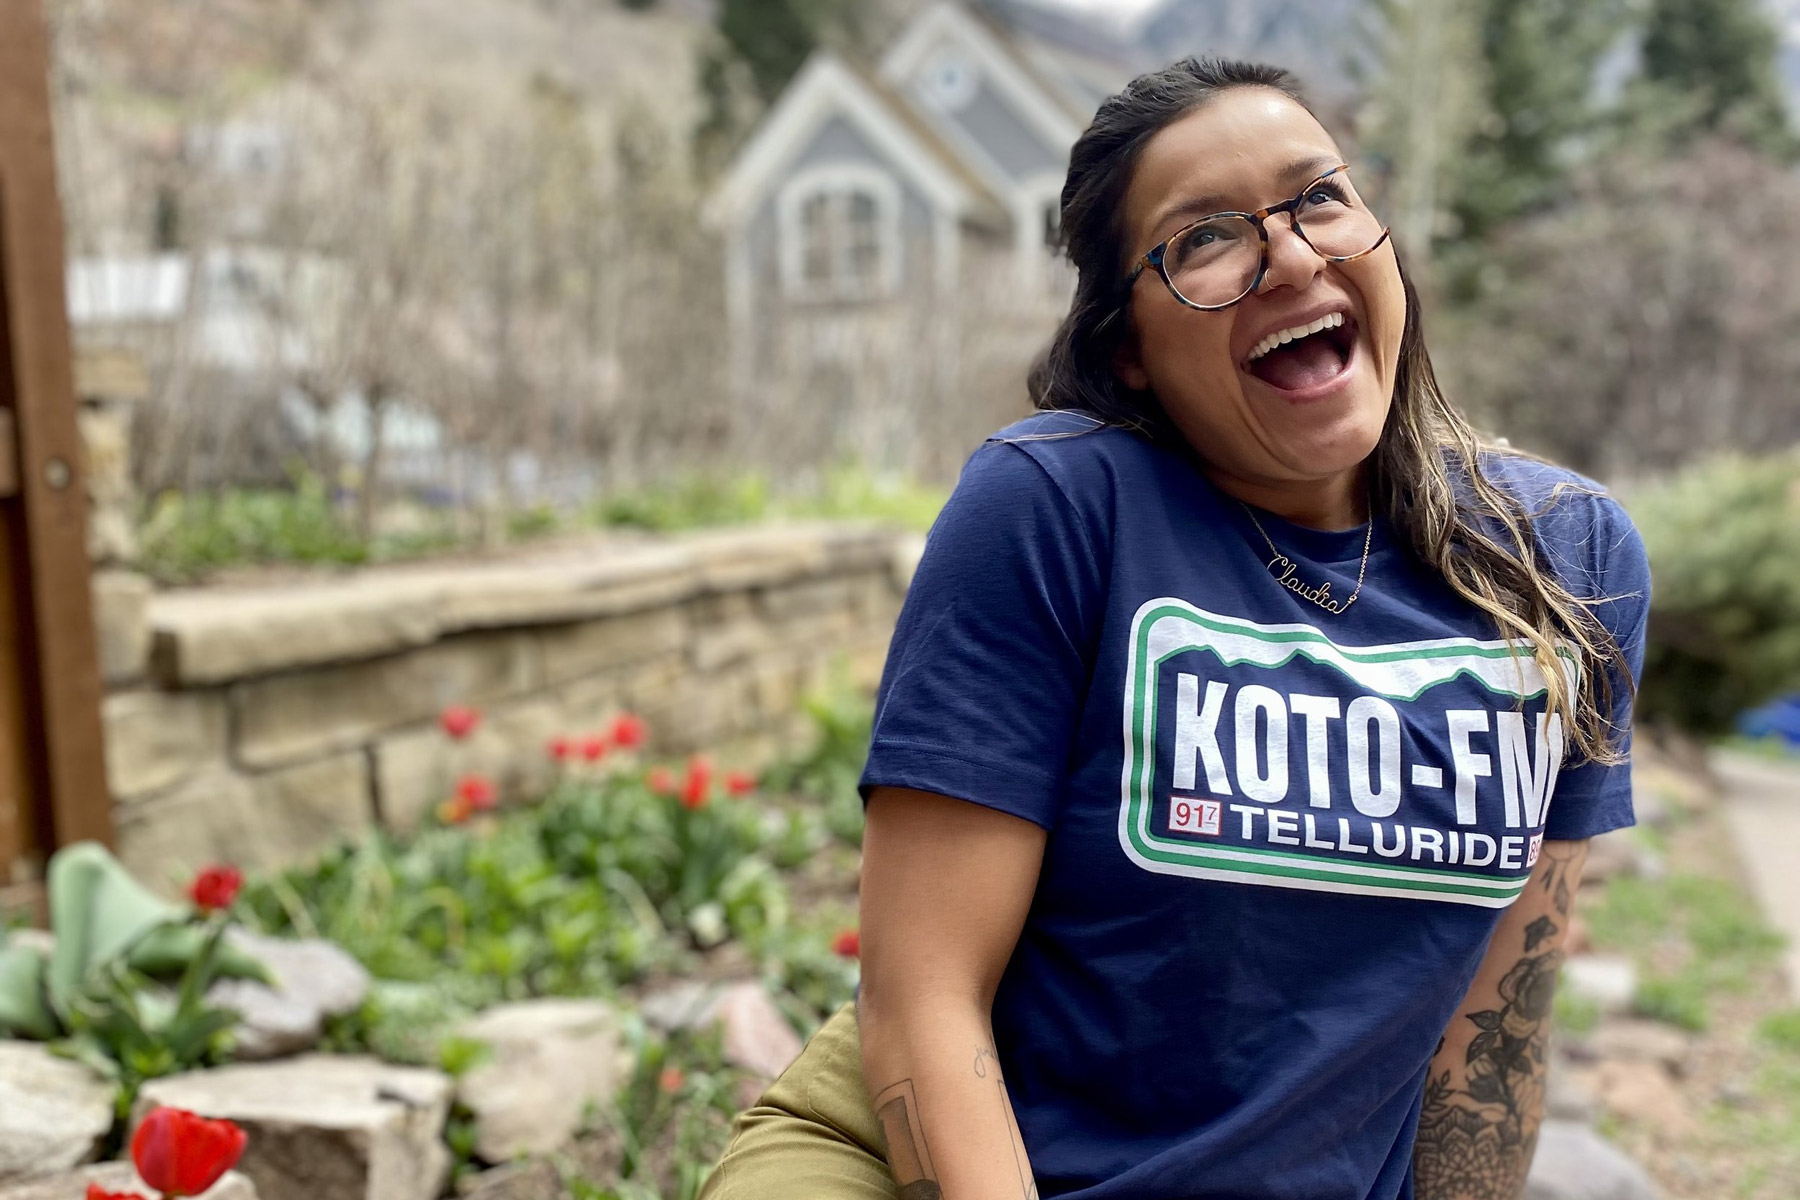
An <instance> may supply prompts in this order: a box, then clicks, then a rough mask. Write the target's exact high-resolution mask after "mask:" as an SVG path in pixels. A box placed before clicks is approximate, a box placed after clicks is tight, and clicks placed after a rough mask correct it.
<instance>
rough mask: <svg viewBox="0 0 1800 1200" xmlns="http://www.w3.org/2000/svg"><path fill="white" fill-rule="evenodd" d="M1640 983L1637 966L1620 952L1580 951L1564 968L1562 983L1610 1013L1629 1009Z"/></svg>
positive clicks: (1582, 997) (1577, 994)
mask: <svg viewBox="0 0 1800 1200" xmlns="http://www.w3.org/2000/svg"><path fill="white" fill-rule="evenodd" d="M1637 983H1638V980H1637V967H1635V966H1633V965H1632V962H1631V960H1630V959H1628V958H1624V957H1621V956H1619V955H1614V954H1577V955H1575V956H1574V957H1573V958H1570V959H1569V960H1568V961H1567V962H1565V963H1564V964H1563V968H1562V986H1563V987H1564V988H1566V989H1567V990H1568V992H1569V994H1570V995H1571V996H1573V997H1575V998H1576V999H1580V1000H1586V1001H1588V1002H1589V1003H1591V1004H1593V1005H1594V1006H1595V1007H1596V1008H1598V1009H1599V1010H1600V1011H1601V1012H1602V1013H1605V1014H1609V1015H1610V1014H1613V1013H1622V1012H1625V1011H1627V1010H1628V1009H1630V1007H1631V1000H1632V997H1633V996H1635V995H1636V994H1637Z"/></svg>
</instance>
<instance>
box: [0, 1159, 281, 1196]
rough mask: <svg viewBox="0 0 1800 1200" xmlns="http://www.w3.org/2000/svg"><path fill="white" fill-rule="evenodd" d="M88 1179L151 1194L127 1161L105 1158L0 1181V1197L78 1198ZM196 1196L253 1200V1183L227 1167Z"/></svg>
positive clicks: (121, 1189) (109, 1188) (118, 1189)
mask: <svg viewBox="0 0 1800 1200" xmlns="http://www.w3.org/2000/svg"><path fill="white" fill-rule="evenodd" d="M90 1183H97V1184H99V1185H100V1186H101V1187H103V1188H105V1189H106V1190H107V1191H109V1192H126V1193H132V1192H135V1193H137V1194H138V1195H140V1196H149V1195H151V1194H152V1192H151V1190H150V1185H149V1184H147V1183H145V1182H144V1181H143V1180H141V1179H139V1178H138V1173H137V1172H136V1171H134V1170H133V1169H132V1167H131V1164H130V1163H128V1162H109V1163H96V1164H94V1165H93V1166H91V1167H82V1168H80V1169H79V1170H75V1171H68V1172H64V1173H62V1174H58V1175H47V1176H44V1177H43V1178H40V1179H34V1180H32V1181H31V1182H29V1183H21V1184H16V1185H14V1186H12V1187H7V1186H5V1185H0V1200H80V1198H81V1197H82V1196H85V1195H86V1194H87V1188H88V1184H90ZM196 1200H256V1185H255V1184H253V1183H251V1182H250V1180H249V1178H248V1177H247V1176H245V1175H241V1174H239V1173H238V1172H236V1171H227V1172H225V1175H224V1177H223V1178H222V1179H220V1180H219V1182H217V1183H215V1184H213V1185H212V1187H210V1188H208V1189H207V1190H206V1191H204V1192H202V1193H201V1194H200V1195H199V1196H198V1197H196Z"/></svg>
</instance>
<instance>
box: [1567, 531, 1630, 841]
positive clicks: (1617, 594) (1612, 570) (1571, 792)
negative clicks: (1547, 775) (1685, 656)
mask: <svg viewBox="0 0 1800 1200" xmlns="http://www.w3.org/2000/svg"><path fill="white" fill-rule="evenodd" d="M1597 507H1598V510H1599V513H1598V518H1597V519H1596V520H1595V522H1594V524H1593V526H1592V527H1591V529H1590V531H1589V534H1588V537H1587V538H1586V539H1584V542H1585V547H1586V548H1587V549H1588V550H1589V553H1590V555H1591V557H1590V558H1589V560H1588V562H1587V563H1586V564H1584V566H1586V568H1587V569H1586V570H1576V571H1573V572H1565V573H1564V578H1565V581H1566V582H1567V583H1568V584H1569V585H1570V586H1571V588H1572V590H1575V592H1576V594H1577V595H1578V596H1583V597H1584V598H1592V599H1593V600H1595V601H1596V605H1595V609H1594V613H1595V615H1596V616H1597V617H1599V618H1600V622H1601V624H1603V625H1605V626H1606V628H1607V630H1608V632H1610V633H1611V634H1612V636H1613V640H1614V641H1615V642H1617V643H1618V646H1619V650H1620V652H1621V655H1622V657H1623V660H1624V664H1625V667H1626V669H1627V670H1628V671H1629V672H1630V675H1631V687H1626V686H1625V685H1624V682H1623V681H1622V680H1619V679H1617V677H1615V681H1614V684H1613V699H1612V712H1611V713H1610V714H1609V718H1608V719H1609V720H1610V721H1611V722H1612V726H1613V729H1614V730H1615V731H1616V732H1615V736H1617V738H1618V739H1619V743H1620V747H1621V749H1622V750H1623V751H1624V752H1625V761H1622V762H1619V763H1615V764H1612V765H1602V764H1600V763H1593V762H1584V763H1582V764H1580V765H1579V766H1574V767H1570V768H1568V769H1566V770H1564V771H1562V772H1561V773H1560V774H1559V775H1558V776H1557V782H1556V791H1555V793H1554V795H1552V797H1551V800H1550V815H1549V817H1548V819H1547V820H1546V821H1545V824H1544V836H1545V837H1546V838H1551V839H1555V840H1560V841H1578V840H1580V839H1582V838H1589V837H1594V836H1596V835H1598V834H1602V833H1606V832H1608V831H1609V830H1613V829H1620V828H1623V827H1624V826H1627V825H1631V824H1633V823H1634V822H1635V820H1636V818H1635V817H1634V816H1633V814H1632V807H1631V762H1630V752H1631V707H1632V693H1633V690H1634V689H1635V687H1636V685H1637V682H1638V680H1639V679H1640V678H1641V677H1642V675H1643V670H1644V630H1645V627H1646V625H1647V624H1648V621H1649V617H1650V562H1649V558H1648V557H1647V555H1646V554H1645V552H1644V541H1643V539H1642V538H1641V537H1640V536H1639V535H1638V531H1637V527H1636V526H1634V525H1633V524H1632V523H1631V518H1630V517H1628V516H1626V515H1625V511H1624V510H1623V509H1622V508H1620V507H1619V505H1618V504H1617V503H1616V502H1614V501H1613V500H1611V499H1602V500H1600V501H1598V505H1597ZM1571 575H1573V576H1585V578H1572V577H1571Z"/></svg>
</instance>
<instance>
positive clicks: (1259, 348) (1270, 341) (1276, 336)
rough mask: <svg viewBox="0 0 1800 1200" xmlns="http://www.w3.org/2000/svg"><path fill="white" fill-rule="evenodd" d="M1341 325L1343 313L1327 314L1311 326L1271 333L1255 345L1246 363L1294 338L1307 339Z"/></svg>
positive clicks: (1297, 326)
mask: <svg viewBox="0 0 1800 1200" xmlns="http://www.w3.org/2000/svg"><path fill="white" fill-rule="evenodd" d="M1343 323H1344V314H1343V313H1327V314H1326V315H1325V316H1322V317H1320V318H1319V319H1318V320H1316V321H1314V322H1313V323H1312V324H1311V325H1296V326H1294V327H1293V328H1292V329H1283V330H1280V331H1279V332H1276V333H1271V334H1270V335H1269V336H1268V337H1266V338H1264V339H1263V340H1262V341H1260V342H1258V343H1256V348H1255V349H1254V350H1252V351H1250V358H1249V360H1248V361H1250V362H1255V361H1256V360H1257V359H1259V358H1261V357H1262V356H1263V355H1265V354H1267V353H1268V352H1269V351H1271V350H1273V349H1275V348H1276V347H1277V346H1283V345H1286V344H1287V343H1288V342H1291V341H1293V340H1294V339H1295V338H1303V337H1309V336H1311V335H1312V334H1315V333H1319V332H1321V331H1322V330H1326V329H1336V328H1337V327H1338V326H1339V325H1342V324H1343Z"/></svg>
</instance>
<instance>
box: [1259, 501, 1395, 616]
mask: <svg viewBox="0 0 1800 1200" xmlns="http://www.w3.org/2000/svg"><path fill="white" fill-rule="evenodd" d="M1238 505H1239V507H1241V508H1242V509H1243V510H1244V515H1245V516H1247V517H1249V518H1250V523H1251V524H1252V525H1254V526H1256V532H1258V533H1260V534H1262V535H1263V541H1265V542H1267V543H1269V553H1270V554H1273V555H1274V556H1275V557H1273V558H1271V559H1270V560H1269V574H1271V575H1273V576H1275V581H1276V582H1277V583H1279V584H1281V586H1282V587H1284V588H1286V589H1287V590H1288V591H1290V592H1292V593H1294V595H1296V596H1299V597H1300V598H1301V599H1303V600H1311V601H1312V602H1313V603H1314V604H1316V605H1318V606H1319V607H1320V608H1322V609H1324V610H1325V611H1326V612H1328V613H1342V612H1343V611H1344V610H1345V609H1347V608H1349V607H1350V606H1351V605H1352V604H1355V603H1356V598H1357V597H1358V596H1360V595H1362V585H1363V572H1365V571H1367V570H1368V569H1369V545H1370V543H1371V542H1372V541H1374V538H1375V514H1374V513H1372V512H1371V513H1370V514H1369V527H1368V531H1367V532H1366V533H1364V534H1363V552H1362V564H1361V565H1360V566H1358V567H1357V568H1356V590H1355V591H1354V592H1351V593H1350V598H1349V599H1348V600H1338V599H1335V598H1334V597H1333V596H1332V594H1331V581H1330V580H1329V579H1327V580H1326V581H1325V582H1324V583H1322V584H1320V585H1319V586H1318V587H1316V588H1315V587H1307V586H1306V585H1305V584H1304V583H1301V582H1300V580H1299V578H1298V577H1297V576H1296V575H1295V574H1294V572H1295V571H1296V569H1297V568H1296V566H1295V563H1294V560H1293V559H1291V558H1289V557H1288V556H1287V555H1285V554H1283V553H1282V552H1281V551H1280V550H1279V549H1278V548H1277V547H1276V545H1275V539H1274V538H1272V537H1270V536H1269V531H1268V530H1266V529H1264V528H1263V526H1262V522H1261V521H1259V520H1257V519H1256V513H1255V512H1253V511H1251V508H1250V506H1249V505H1248V504H1245V503H1244V502H1243V501H1242V500H1239V501H1238Z"/></svg>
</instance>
